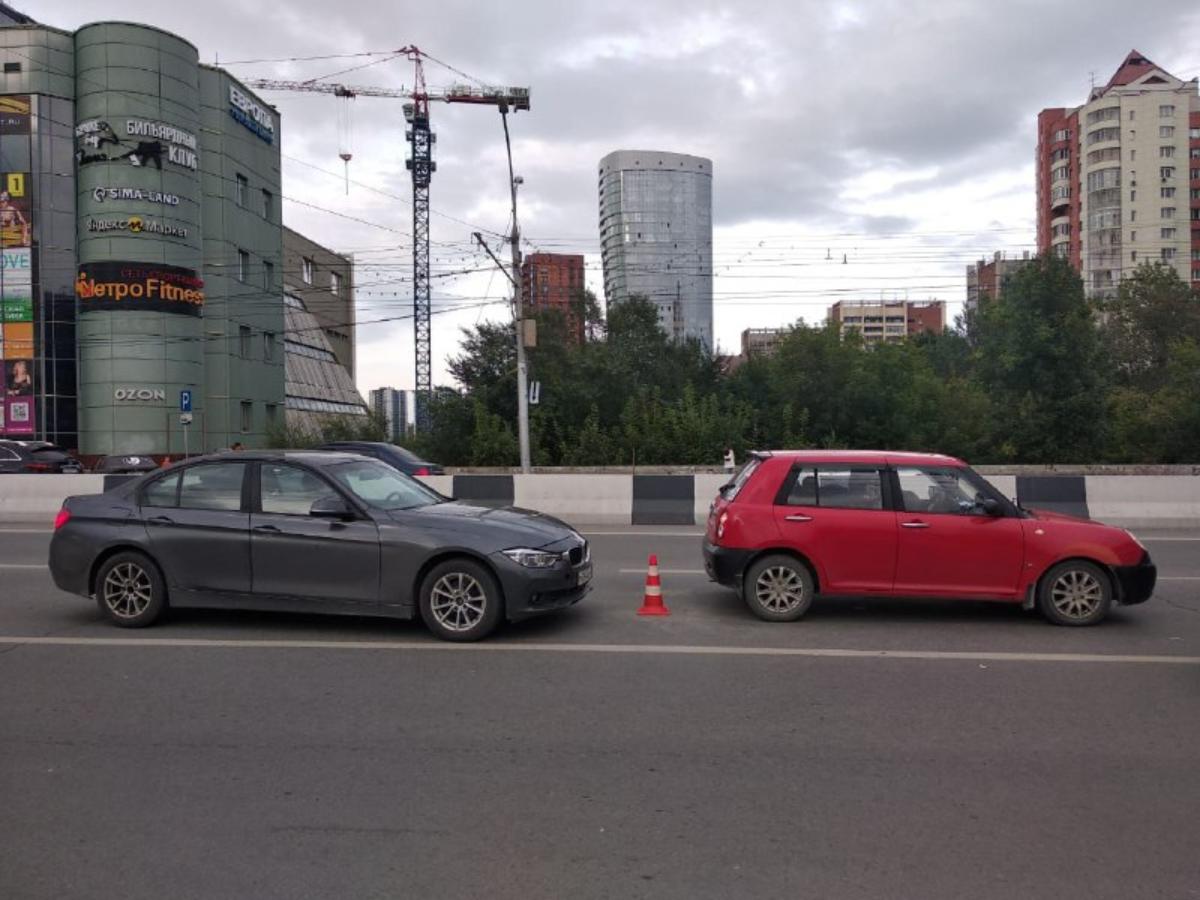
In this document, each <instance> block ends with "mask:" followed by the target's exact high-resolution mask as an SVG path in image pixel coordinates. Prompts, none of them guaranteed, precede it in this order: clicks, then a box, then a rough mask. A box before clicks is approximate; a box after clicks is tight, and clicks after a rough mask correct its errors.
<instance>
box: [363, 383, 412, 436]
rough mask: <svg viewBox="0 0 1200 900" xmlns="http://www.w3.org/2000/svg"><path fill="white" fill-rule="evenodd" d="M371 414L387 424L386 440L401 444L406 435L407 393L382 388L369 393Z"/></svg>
mask: <svg viewBox="0 0 1200 900" xmlns="http://www.w3.org/2000/svg"><path fill="white" fill-rule="evenodd" d="M370 399H371V412H373V413H375V415H377V416H379V417H380V418H382V419H383V420H384V421H385V422H387V434H388V440H389V441H391V442H392V443H393V444H399V443H403V441H404V439H405V437H407V435H408V392H407V391H398V390H396V389H395V388H390V387H383V388H376V389H375V390H373V391H371V395H370Z"/></svg>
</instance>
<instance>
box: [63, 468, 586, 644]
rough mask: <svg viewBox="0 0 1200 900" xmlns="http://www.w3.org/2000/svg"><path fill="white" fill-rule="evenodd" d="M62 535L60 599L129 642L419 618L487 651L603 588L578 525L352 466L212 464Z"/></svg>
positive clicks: (146, 482) (93, 501)
mask: <svg viewBox="0 0 1200 900" xmlns="http://www.w3.org/2000/svg"><path fill="white" fill-rule="evenodd" d="M54 524H55V530H54V537H53V538H52V540H51V542H50V572H51V574H52V575H53V577H54V582H55V584H57V585H58V586H59V587H60V588H62V589H63V590H65V591H71V592H72V593H76V594H81V595H83V596H87V597H91V596H95V598H96V601H97V603H98V604H99V606H100V609H101V611H103V613H104V614H105V615H106V616H107V617H108V618H109V619H110V620H111V621H112V622H113V624H115V625H120V626H122V627H126V628H136V627H140V626H143V625H149V624H151V623H152V622H154V621H155V620H156V619H158V618H159V617H160V616H161V615H162V614H163V612H164V611H165V610H166V609H168V608H169V607H188V606H191V607H215V608H221V609H255V610H287V611H292V612H321V613H341V614H346V615H365V616H388V617H391V618H398V619H411V618H414V617H416V616H417V615H420V617H421V619H422V620H423V621H424V622H425V624H426V626H428V628H429V629H430V630H431V631H432V632H433V633H434V634H435V635H437V636H438V637H440V638H443V639H445V640H450V641H473V640H478V639H480V638H482V637H485V636H486V635H487V634H489V633H490V632H491V631H492V630H493V629H495V628H496V626H497V625H498V624H499V623H500V621H501V619H502V618H507V619H509V620H510V621H515V620H518V619H523V618H526V617H528V616H532V615H536V614H538V613H543V612H549V611H551V610H556V609H562V608H563V607H567V606H571V605H572V604H574V603H577V602H578V601H579V600H580V599H582V598H583V596H584V595H585V594H586V593H587V592H588V591H589V590H590V586H589V581H590V580H591V577H592V564H591V557H590V552H589V548H588V544H587V542H586V541H585V540H584V539H583V538H582V537H580V536H579V534H578V533H577V532H576V531H574V530H573V529H572V528H571V527H570V526H568V525H567V524H565V523H564V522H561V521H559V520H558V519H554V518H551V517H549V516H544V515H542V514H540V513H537V512H531V511H528V510H522V509H513V508H507V509H490V508H486V507H478V506H469V505H466V504H462V503H459V502H456V501H451V500H449V499H448V498H446V497H443V496H441V495H440V494H438V493H437V492H435V491H433V490H432V489H430V488H428V487H426V486H425V485H423V484H421V483H420V482H418V481H416V480H414V479H412V478H410V477H408V476H407V475H403V474H401V473H400V472H398V471H396V470H395V469H393V468H392V467H391V466H388V465H385V464H384V463H381V462H378V461H377V460H373V459H366V458H364V457H362V456H357V455H353V454H348V453H326V452H315V451H308V452H304V451H273V452H272V451H265V452H241V453H224V454H219V455H215V456H206V457H201V458H199V459H195V460H191V461H189V462H187V463H183V464H180V465H175V466H172V467H171V468H169V469H165V470H163V471H161V472H157V473H155V474H153V475H148V476H146V477H145V478H141V479H138V480H136V481H133V482H131V483H129V484H125V485H122V486H120V487H118V488H116V489H114V490H112V491H109V492H108V493H105V494H97V495H91V496H81V497H70V498H68V499H67V501H66V502H65V503H64V504H63V507H62V509H61V510H60V511H59V513H58V516H57V518H56V519H55V523H54Z"/></svg>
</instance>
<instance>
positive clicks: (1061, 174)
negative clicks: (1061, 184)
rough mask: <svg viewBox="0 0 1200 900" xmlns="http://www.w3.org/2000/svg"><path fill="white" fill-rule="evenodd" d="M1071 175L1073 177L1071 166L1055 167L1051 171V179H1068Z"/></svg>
mask: <svg viewBox="0 0 1200 900" xmlns="http://www.w3.org/2000/svg"><path fill="white" fill-rule="evenodd" d="M1070 177H1071V167H1070V166H1059V167H1058V168H1057V169H1055V170H1054V171H1053V172H1051V173H1050V180H1051V181H1066V180H1067V179H1068V178H1070Z"/></svg>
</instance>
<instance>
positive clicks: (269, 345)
mask: <svg viewBox="0 0 1200 900" xmlns="http://www.w3.org/2000/svg"><path fill="white" fill-rule="evenodd" d="M263 359H265V360H266V361H267V362H274V360H275V332H273V331H264V332H263Z"/></svg>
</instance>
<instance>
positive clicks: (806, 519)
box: [784, 513, 812, 522]
mask: <svg viewBox="0 0 1200 900" xmlns="http://www.w3.org/2000/svg"><path fill="white" fill-rule="evenodd" d="M784 518H785V519H786V520H787V521H788V522H811V521H812V516H803V515H801V514H800V513H796V514H795V515H792V516H784Z"/></svg>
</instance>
